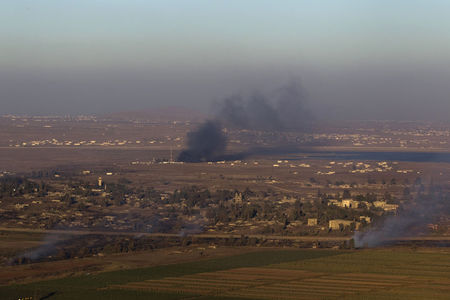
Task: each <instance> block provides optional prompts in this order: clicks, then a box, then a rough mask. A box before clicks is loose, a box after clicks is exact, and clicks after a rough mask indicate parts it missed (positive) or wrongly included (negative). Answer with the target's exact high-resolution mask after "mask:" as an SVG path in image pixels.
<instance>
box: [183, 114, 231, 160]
mask: <svg viewBox="0 0 450 300" xmlns="http://www.w3.org/2000/svg"><path fill="white" fill-rule="evenodd" d="M226 144H227V139H226V137H225V135H224V133H223V132H222V126H221V125H220V123H219V122H218V121H210V120H209V121H206V122H205V123H203V124H202V125H201V126H200V127H199V128H198V129H197V130H195V131H192V132H189V133H188V135H187V146H188V149H187V150H184V151H182V152H181V153H180V155H179V156H178V160H179V161H184V162H202V161H212V160H216V159H217V158H218V157H220V156H222V155H223V153H224V152H225V148H226Z"/></svg>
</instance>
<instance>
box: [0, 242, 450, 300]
mask: <svg viewBox="0 0 450 300" xmlns="http://www.w3.org/2000/svg"><path fill="white" fill-rule="evenodd" d="M36 290H38V291H39V296H40V297H42V296H44V297H47V298H46V299H80V298H82V299H84V300H87V299H216V300H217V299H228V300H229V299H267V300H272V299H449V295H450V250H448V249H437V248H435V249H422V250H409V249H404V248H403V249H398V248H397V249H369V250H359V251H338V250H336V251H333V250H324V251H323V250H287V249H286V250H276V251H274V250H270V251H260V252H256V253H248V254H243V255H234V256H230V257H225V258H220V259H211V260H204V261H198V262H192V263H184V264H174V265H165V266H164V265H162V266H159V267H151V268H142V269H135V270H123V271H115V272H108V273H101V274H97V275H88V276H81V277H72V278H65V279H59V280H52V281H46V282H41V283H33V284H28V285H17V286H9V287H0V299H17V297H18V296H22V297H23V296H27V295H32V294H31V293H32V292H33V291H34V293H36V292H35V291H36ZM38 299H39V297H38Z"/></svg>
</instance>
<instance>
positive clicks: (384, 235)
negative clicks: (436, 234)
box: [353, 191, 450, 247]
mask: <svg viewBox="0 0 450 300" xmlns="http://www.w3.org/2000/svg"><path fill="white" fill-rule="evenodd" d="M449 201H450V198H449V195H448V194H443V193H441V192H435V191H433V192H430V193H428V194H419V195H417V197H416V199H414V200H411V201H408V204H407V205H405V206H402V207H400V208H399V210H398V211H397V213H396V214H395V215H390V216H388V217H387V218H386V219H385V220H384V221H383V222H382V223H381V224H378V226H375V227H373V228H371V229H370V230H369V231H366V232H356V233H355V235H354V236H353V239H354V241H355V246H356V247H376V246H382V245H387V244H390V243H393V242H395V239H397V238H400V237H408V236H416V235H420V234H424V233H426V232H427V225H428V224H430V223H433V222H436V221H437V220H438V219H439V217H440V216H442V215H446V214H447V215H448V214H449V213H450V202H449Z"/></svg>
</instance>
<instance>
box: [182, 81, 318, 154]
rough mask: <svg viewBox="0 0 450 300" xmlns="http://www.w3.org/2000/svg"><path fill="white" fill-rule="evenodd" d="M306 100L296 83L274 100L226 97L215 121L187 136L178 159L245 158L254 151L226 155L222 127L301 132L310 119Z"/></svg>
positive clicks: (218, 109)
mask: <svg viewBox="0 0 450 300" xmlns="http://www.w3.org/2000/svg"><path fill="white" fill-rule="evenodd" d="M304 101H305V94H304V92H302V89H301V88H300V85H299V84H298V83H295V82H292V83H290V84H288V85H286V86H284V87H282V88H280V89H278V90H277V91H276V93H275V96H274V97H272V98H269V97H267V96H265V95H263V94H262V93H259V92H255V93H253V95H252V96H251V97H249V98H247V99H245V98H244V97H243V96H242V95H233V96H231V97H229V98H226V99H224V100H223V101H221V102H220V103H218V104H217V107H216V113H215V118H214V120H208V121H206V122H205V123H203V124H202V125H200V127H199V128H198V129H197V130H195V131H193V132H190V133H188V136H187V149H186V150H184V151H183V152H181V154H180V155H179V157H178V160H179V161H184V162H204V161H214V160H223V159H225V160H226V159H239V158H242V157H245V156H247V155H249V154H251V153H252V151H251V150H250V151H247V152H245V153H244V152H243V153H239V154H236V155H228V156H226V155H225V149H226V142H227V141H226V137H225V135H224V134H223V131H222V126H226V127H229V128H234V129H249V130H259V131H283V130H288V129H300V128H302V127H303V126H304V123H305V120H308V119H310V115H309V113H308V112H307V110H306V109H305V105H304ZM281 148H283V149H284V148H285V147H281ZM273 151H274V150H273Z"/></svg>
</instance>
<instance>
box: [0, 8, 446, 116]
mask: <svg viewBox="0 0 450 300" xmlns="http://www.w3.org/2000/svg"><path fill="white" fill-rule="evenodd" d="M0 25H1V26H0V97H1V98H0V99H1V100H0V101H2V104H3V105H2V106H3V110H4V111H3V112H21V111H23V112H24V113H29V112H36V113H39V112H40V110H46V109H47V110H49V111H54V112H61V113H65V112H87V111H89V110H90V111H92V112H98V111H99V110H105V107H107V109H106V110H110V111H117V110H123V109H127V108H132V109H139V108H148V107H153V106H160V105H165V104H181V103H183V104H185V105H187V106H191V105H194V106H198V107H200V106H202V105H206V104H207V103H208V102H209V101H210V100H212V99H213V98H217V97H222V96H224V95H226V94H230V93H233V92H235V91H238V90H243V89H253V88H260V87H262V88H270V87H271V85H274V86H275V85H276V84H279V83H281V82H282V81H283V80H286V78H288V77H289V76H291V75H295V76H300V77H301V78H302V79H303V81H304V85H305V87H306V88H307V89H308V91H309V94H310V95H311V100H310V101H311V102H312V106H317V107H318V108H322V107H325V106H327V105H331V106H334V107H336V106H337V107H340V106H343V107H346V106H347V107H348V109H342V108H340V109H338V110H336V111H337V112H336V113H337V114H338V115H337V116H336V117H339V113H338V111H339V110H341V111H343V112H345V111H349V109H350V108H351V107H354V106H355V105H356V106H360V107H363V106H364V105H366V106H367V107H370V104H369V102H373V95H372V96H368V97H365V96H364V93H365V91H371V90H372V89H373V90H379V89H383V90H385V91H392V92H385V93H383V95H384V96H383V97H385V98H392V99H388V100H386V103H390V102H392V101H394V103H397V102H398V103H399V104H398V106H399V107H402V105H403V104H400V103H404V102H405V99H398V98H401V97H406V96H407V95H408V96H407V97H410V96H409V95H410V94H411V95H416V94H417V91H414V92H413V91H411V92H409V93H406V94H405V93H404V88H403V89H400V90H396V86H395V84H392V81H393V82H394V83H395V82H396V81H397V80H398V81H399V82H403V81H406V80H414V84H412V85H413V86H414V88H415V89H419V87H417V84H423V85H424V86H423V87H420V90H421V91H424V90H426V91H427V92H426V93H425V92H424V93H425V94H427V95H428V97H429V98H430V97H431V98H432V99H431V100H430V99H429V101H432V103H435V104H436V105H437V106H438V107H439V108H440V110H442V109H443V108H444V107H445V108H450V105H448V106H446V105H447V104H446V102H447V101H446V100H445V99H449V101H448V102H450V97H449V95H448V94H447V93H448V92H449V90H448V88H447V87H446V86H447V85H446V84H444V83H441V82H446V80H447V79H450V76H449V74H450V72H449V71H450V54H449V53H450V34H449V32H450V1H444V0H439V1H438V0H428V1H426V0H423V1H411V0H410V1H403V0H401V1H400V0H399V1H395V0H390V1H387V0H372V1H364V0H335V1H332V0H321V1H317V0H316V1H313V0H311V1H301V0H283V1H275V0H273V1H268V0H231V1H230V0H227V1H225V0H223V1H219V0H217V1H211V0H209V1H206V0H204V1H188V0H178V1H174V0H161V1H160V0H147V1H144V0H142V1H137V0H127V1H125V0H104V1H94V0H90V1H88V0H73V1H71V0H28V1H23V0H4V1H2V4H1V9H0ZM384 72H388V73H389V75H388V76H387V78H390V80H388V81H389V82H388V86H389V88H387V87H383V82H385V80H384V79H383V76H381V75H380V74H384ZM411 72H413V73H415V74H417V73H419V74H417V75H414V76H413V77H414V78H413V79H411V78H410V77H411ZM421 74H422V75H421ZM408 76H409V77H408ZM447 76H448V77H447ZM361 78H367V82H364V83H361V80H363V79H361ZM374 80H375V82H374ZM416 81H417V83H416ZM357 82H360V83H357ZM372 83H373V84H372ZM385 83H386V82H385ZM361 86H367V89H363V90H355V93H353V91H354V88H356V87H361ZM346 87H347V88H348V89H347V90H346ZM339 91H340V92H339ZM430 93H431V94H430ZM353 94H357V95H358V98H354V99H349V98H352V97H353V96H352V95H353ZM367 99H369V100H367ZM370 99H372V100H370ZM433 99H434V100H433ZM421 100H423V99H418V98H417V99H415V98H414V99H411V100H407V101H411V102H414V103H417V105H416V106H417V109H418V111H414V114H409V117H412V115H417V113H418V112H419V111H420V110H421V109H420V108H421V105H420V103H421ZM396 101H397V102H396ZM74 102H76V103H74ZM92 103H95V104H94V105H92ZM87 104H91V105H89V107H86V105H87ZM341 104H342V105H341ZM413 107H415V106H413ZM363 108H364V107H363ZM371 111H373V110H371V109H367V113H368V114H369V115H368V116H367V117H374V118H378V117H380V115H379V114H381V113H383V111H381V110H380V111H379V112H377V114H378V115H377V114H375V115H373V116H370V113H371ZM437 112H439V111H437ZM433 114H434V111H433V112H432V111H430V112H428V115H427V116H428V117H430V116H433ZM344 115H345V114H344ZM344 115H343V116H344ZM405 117H408V116H405Z"/></svg>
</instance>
